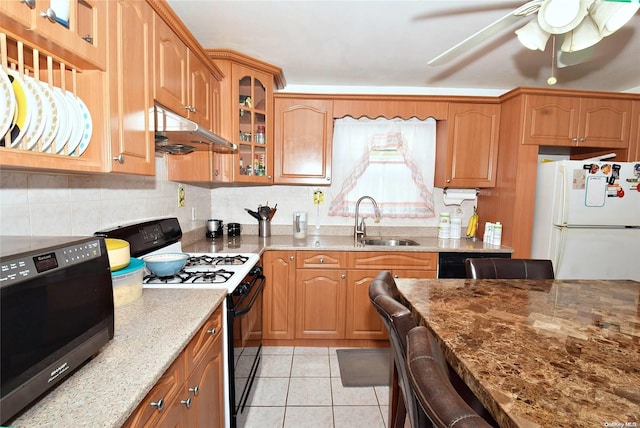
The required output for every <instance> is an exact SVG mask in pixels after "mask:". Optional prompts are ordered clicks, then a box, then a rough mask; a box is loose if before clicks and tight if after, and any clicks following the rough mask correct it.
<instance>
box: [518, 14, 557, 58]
mask: <svg viewBox="0 0 640 428" xmlns="http://www.w3.org/2000/svg"><path fill="white" fill-rule="evenodd" d="M515 33H516V35H517V36H518V40H520V43H522V45H523V46H524V47H525V48H527V49H531V50H534V51H535V50H539V51H544V50H545V48H546V46H547V41H548V40H549V37H550V36H551V34H549V33H547V32H546V31H544V30H543V29H542V28H540V25H538V21H537V20H536V19H532V20H531V21H529V23H527V25H525V26H524V27H522V28H519V29H517V30H516V31H515Z"/></svg>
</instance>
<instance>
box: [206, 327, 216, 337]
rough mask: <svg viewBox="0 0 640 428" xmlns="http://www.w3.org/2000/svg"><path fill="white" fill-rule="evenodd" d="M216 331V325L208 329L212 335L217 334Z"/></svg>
mask: <svg viewBox="0 0 640 428" xmlns="http://www.w3.org/2000/svg"><path fill="white" fill-rule="evenodd" d="M216 331H217V329H216V328H215V327H214V328H212V329H209V330H207V334H210V335H212V336H213V335H214V334H216Z"/></svg>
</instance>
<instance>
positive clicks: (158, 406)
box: [150, 398, 164, 411]
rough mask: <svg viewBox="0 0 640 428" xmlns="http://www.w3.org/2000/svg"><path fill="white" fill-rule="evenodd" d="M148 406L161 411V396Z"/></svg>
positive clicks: (162, 401)
mask: <svg viewBox="0 0 640 428" xmlns="http://www.w3.org/2000/svg"><path fill="white" fill-rule="evenodd" d="M150 406H151V407H155V408H156V409H158V411H162V409H164V400H163V399H162V398H161V399H159V400H158V401H152V402H151V404H150Z"/></svg>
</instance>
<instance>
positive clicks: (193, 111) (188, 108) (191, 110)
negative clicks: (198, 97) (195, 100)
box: [184, 105, 196, 113]
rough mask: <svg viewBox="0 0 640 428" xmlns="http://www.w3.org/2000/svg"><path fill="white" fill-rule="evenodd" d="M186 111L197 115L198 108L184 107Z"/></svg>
mask: <svg viewBox="0 0 640 428" xmlns="http://www.w3.org/2000/svg"><path fill="white" fill-rule="evenodd" d="M184 108H185V110H189V111H190V112H191V113H195V112H196V108H195V107H194V106H192V105H187V106H184Z"/></svg>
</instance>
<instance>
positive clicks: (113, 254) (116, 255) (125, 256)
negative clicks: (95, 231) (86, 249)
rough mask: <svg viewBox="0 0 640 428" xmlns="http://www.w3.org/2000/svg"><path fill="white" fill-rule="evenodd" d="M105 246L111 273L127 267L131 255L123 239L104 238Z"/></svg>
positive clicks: (127, 244)
mask: <svg viewBox="0 0 640 428" xmlns="http://www.w3.org/2000/svg"><path fill="white" fill-rule="evenodd" d="M104 242H105V244H106V245H107V255H108V256H109V265H110V267H111V271H112V272H115V271H117V270H119V269H123V268H125V267H127V266H129V261H130V259H131V255H130V253H129V243H128V242H127V241H125V240H123V239H113V238H105V240H104Z"/></svg>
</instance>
